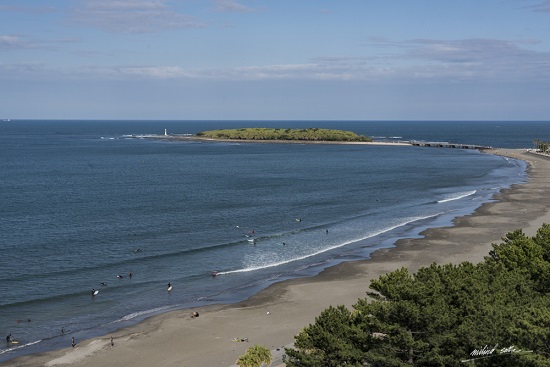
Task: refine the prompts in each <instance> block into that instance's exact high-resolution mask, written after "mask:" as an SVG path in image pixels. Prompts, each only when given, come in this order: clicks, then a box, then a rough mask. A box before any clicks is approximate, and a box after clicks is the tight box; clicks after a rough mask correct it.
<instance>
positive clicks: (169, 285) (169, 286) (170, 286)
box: [167, 283, 172, 292]
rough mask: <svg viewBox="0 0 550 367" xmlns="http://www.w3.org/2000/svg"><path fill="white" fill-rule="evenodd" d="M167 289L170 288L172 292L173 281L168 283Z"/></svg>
mask: <svg viewBox="0 0 550 367" xmlns="http://www.w3.org/2000/svg"><path fill="white" fill-rule="evenodd" d="M167 289H168V292H170V291H171V290H172V283H168V287H167Z"/></svg>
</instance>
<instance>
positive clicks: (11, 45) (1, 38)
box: [0, 35, 30, 50]
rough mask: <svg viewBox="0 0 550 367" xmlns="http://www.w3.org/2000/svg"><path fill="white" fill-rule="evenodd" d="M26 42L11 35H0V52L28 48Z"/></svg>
mask: <svg viewBox="0 0 550 367" xmlns="http://www.w3.org/2000/svg"><path fill="white" fill-rule="evenodd" d="M29 46H30V45H29V43H28V41H27V40H25V39H23V38H21V37H19V36H12V35H0V50H7V49H22V48H28V47H29Z"/></svg>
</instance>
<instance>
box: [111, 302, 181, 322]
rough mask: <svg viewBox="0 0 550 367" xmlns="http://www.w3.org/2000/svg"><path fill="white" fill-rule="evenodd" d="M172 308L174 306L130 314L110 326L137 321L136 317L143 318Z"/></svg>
mask: <svg viewBox="0 0 550 367" xmlns="http://www.w3.org/2000/svg"><path fill="white" fill-rule="evenodd" d="M171 307H172V306H162V307H157V308H153V309H150V310H146V311H138V312H133V313H131V314H128V315H126V316H124V317H122V318H120V319H118V320H115V321H112V322H110V324H114V323H117V322H121V321H128V320H132V319H135V318H136V317H140V316H143V315H149V314H153V313H157V312H161V311H165V310H168V309H169V308H171Z"/></svg>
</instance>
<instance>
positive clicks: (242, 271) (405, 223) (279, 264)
mask: <svg viewBox="0 0 550 367" xmlns="http://www.w3.org/2000/svg"><path fill="white" fill-rule="evenodd" d="M441 214H443V213H436V214H432V215H427V216H422V217H413V218H408V219H406V220H405V221H403V222H400V223H398V224H396V225H394V226H391V227H386V228H384V229H381V230H380V231H377V232H373V233H370V234H369V235H368V236H365V237H361V238H355V239H352V240H349V241H345V242H342V243H340V244H338V245H334V246H330V247H326V248H324V249H321V250H319V251H316V252H313V253H311V254H307V255H303V256H298V257H295V258H292V259H288V260H282V261H278V262H274V263H270V264H264V265H258V266H251V267H248V268H243V269H236V270H228V271H220V272H218V273H217V275H226V274H234V273H247V272H251V271H256V270H263V269H268V268H273V267H276V266H281V265H285V264H289V263H291V262H294V261H300V260H304V259H307V258H309V257H313V256H317V255H320V254H322V253H325V252H328V251H331V250H334V249H337V248H340V247H343V246H346V245H349V244H350V243H355V242H358V241H363V240H366V239H369V238H372V237H376V236H378V235H381V234H383V233H386V232H389V231H393V230H394V229H397V228H399V227H402V226H405V225H407V224H410V223H414V222H416V221H419V220H424V219H429V218H433V217H437V216H438V215H441Z"/></svg>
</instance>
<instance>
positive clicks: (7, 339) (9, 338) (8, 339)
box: [6, 334, 11, 344]
mask: <svg viewBox="0 0 550 367" xmlns="http://www.w3.org/2000/svg"><path fill="white" fill-rule="evenodd" d="M6 343H7V344H9V343H11V334H9V335H8V336H6Z"/></svg>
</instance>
